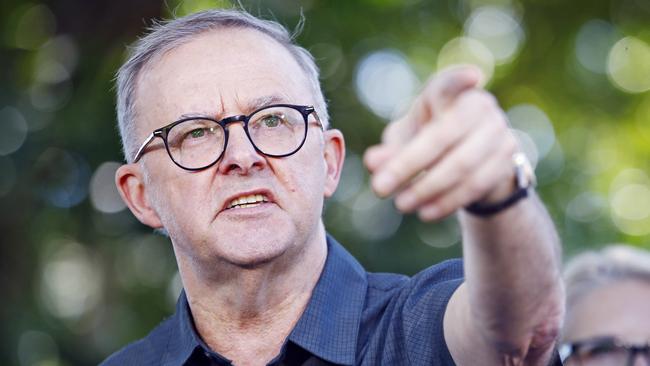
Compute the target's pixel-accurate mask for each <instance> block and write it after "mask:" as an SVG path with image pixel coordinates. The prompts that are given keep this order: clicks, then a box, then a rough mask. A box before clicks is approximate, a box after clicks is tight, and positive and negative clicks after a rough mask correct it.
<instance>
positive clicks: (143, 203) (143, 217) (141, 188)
mask: <svg viewBox="0 0 650 366" xmlns="http://www.w3.org/2000/svg"><path fill="white" fill-rule="evenodd" d="M115 184H116V185H117V190H118V192H120V196H122V199H123V200H124V202H125V203H126V205H127V206H128V207H129V210H131V212H132V213H133V215H135V217H136V218H137V219H138V220H140V222H142V223H143V224H145V225H147V226H150V227H152V228H154V229H159V228H162V227H163V225H162V222H161V221H160V217H159V216H158V213H157V212H156V211H155V210H154V208H153V207H151V205H150V204H149V200H148V199H147V192H146V187H145V181H144V177H143V173H142V171H141V170H140V167H139V166H138V165H136V164H125V165H122V166H121V167H119V168H118V169H117V171H116V172H115Z"/></svg>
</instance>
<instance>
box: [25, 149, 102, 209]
mask: <svg viewBox="0 0 650 366" xmlns="http://www.w3.org/2000/svg"><path fill="white" fill-rule="evenodd" d="M32 172H33V174H34V179H35V180H36V184H37V187H38V188H37V189H38V192H39V193H40V195H41V197H42V198H44V199H45V200H46V201H47V202H48V203H50V204H52V205H53V206H56V207H63V208H67V207H72V206H75V205H77V204H79V202H81V201H83V200H84V199H85V198H86V195H87V194H88V181H89V179H90V169H89V168H88V164H87V163H86V161H85V160H84V159H83V158H82V157H80V156H78V155H77V154H72V153H70V152H68V151H66V150H62V149H59V148H53V147H52V148H49V149H47V150H45V151H44V152H43V153H42V154H41V155H40V156H39V157H38V159H36V163H35V164H34V167H33V169H32Z"/></svg>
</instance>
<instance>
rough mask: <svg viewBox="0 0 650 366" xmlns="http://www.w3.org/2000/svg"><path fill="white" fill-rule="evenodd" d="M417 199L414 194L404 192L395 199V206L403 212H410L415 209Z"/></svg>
mask: <svg viewBox="0 0 650 366" xmlns="http://www.w3.org/2000/svg"><path fill="white" fill-rule="evenodd" d="M416 203H417V197H415V195H414V194H412V193H408V192H404V193H402V194H400V195H399V196H397V198H395V206H397V208H398V209H400V210H401V211H410V210H412V209H413V208H414V207H415V204H416Z"/></svg>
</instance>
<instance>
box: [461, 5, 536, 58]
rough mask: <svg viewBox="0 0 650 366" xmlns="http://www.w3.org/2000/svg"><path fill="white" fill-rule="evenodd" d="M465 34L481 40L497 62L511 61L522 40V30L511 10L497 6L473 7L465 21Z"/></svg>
mask: <svg viewBox="0 0 650 366" xmlns="http://www.w3.org/2000/svg"><path fill="white" fill-rule="evenodd" d="M465 34H466V35H467V36H468V37H471V38H473V39H476V40H479V41H481V42H482V43H483V44H484V45H485V46H486V47H487V48H488V49H489V50H490V51H491V52H492V55H493V56H494V60H495V62H496V63H497V64H502V63H506V62H508V61H511V60H512V59H513V58H514V57H515V55H516V54H517V52H518V51H519V49H520V47H521V44H522V43H523V40H524V32H523V30H522V29H521V26H520V25H519V22H518V21H517V19H516V18H515V17H514V16H513V12H512V10H510V9H508V8H505V7H497V6H482V7H479V8H477V9H474V11H473V12H472V14H471V15H470V17H469V18H468V19H467V21H466V22H465Z"/></svg>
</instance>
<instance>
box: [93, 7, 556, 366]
mask: <svg viewBox="0 0 650 366" xmlns="http://www.w3.org/2000/svg"><path fill="white" fill-rule="evenodd" d="M480 79H481V74H480V72H479V71H477V69H475V68H472V67H458V68H454V69H449V70H446V71H443V72H441V73H440V74H438V75H435V76H434V77H433V78H432V79H431V80H430V82H429V83H428V84H427V86H426V87H425V88H424V89H423V91H422V92H421V94H420V95H419V96H418V97H417V99H416V100H415V101H414V103H413V105H412V107H411V109H410V111H409V112H408V113H407V114H406V116H404V117H403V118H401V119H400V120H398V121H395V122H393V123H391V124H390V125H389V126H388V127H387V128H386V130H385V131H384V134H383V138H382V141H381V142H380V143H379V144H378V145H376V146H374V147H372V148H370V149H369V150H368V151H367V152H366V154H365V157H364V161H365V164H366V166H367V168H368V169H369V171H370V172H371V175H372V182H371V184H372V188H373V189H374V191H375V192H376V193H377V194H378V195H379V196H381V197H394V199H395V204H396V206H397V208H398V209H400V210H401V211H402V212H405V213H411V212H417V214H418V215H419V217H420V218H421V219H422V220H424V221H431V222H433V221H436V220H437V219H440V218H443V217H445V216H448V215H450V214H453V213H455V212H458V213H459V219H460V222H461V226H462V230H463V236H464V241H463V249H464V261H463V262H461V261H460V260H451V261H446V262H443V263H440V264H437V265H434V266H432V267H430V268H429V269H426V270H424V271H422V272H421V273H419V274H417V275H415V276H413V277H412V278H408V277H406V276H403V275H397V274H375V273H368V272H366V271H365V270H364V269H363V268H362V266H361V265H360V264H359V263H358V262H357V261H356V260H355V259H354V258H353V257H352V256H351V255H350V254H349V253H348V252H347V251H346V250H345V249H344V247H343V246H342V245H341V244H339V243H338V242H337V241H336V240H335V239H334V238H333V237H331V236H330V235H328V234H327V233H326V230H325V227H324V224H323V221H322V219H321V216H322V213H323V202H324V199H326V198H328V197H331V196H332V195H333V194H334V191H335V190H336V187H337V184H338V182H339V178H340V174H341V168H342V165H343V161H344V158H345V143H344V138H343V135H342V134H341V132H340V131H338V130H336V129H332V128H330V126H329V117H328V114H327V107H326V104H325V98H324V96H323V93H322V91H321V89H320V85H319V77H318V69H317V67H316V65H315V64H314V61H313V58H312V56H311V55H310V54H309V53H308V52H307V51H306V50H305V49H303V48H301V47H299V46H298V45H296V44H294V43H293V40H292V37H291V35H290V34H289V33H288V32H287V30H286V29H284V28H283V27H282V26H280V25H279V24H278V23H275V22H271V21H267V20H261V19H258V18H255V17H253V16H251V15H249V14H247V13H245V12H243V11H238V10H210V11H205V12H200V13H195V14H191V15H189V16H186V17H182V18H179V19H175V20H171V21H169V22H164V23H160V24H157V25H156V26H154V27H153V29H152V30H151V32H150V33H149V34H147V35H146V36H144V37H143V38H141V39H140V40H139V41H137V42H136V44H135V45H134V47H133V48H132V51H131V56H130V58H129V59H128V60H127V61H126V62H125V64H124V65H122V67H121V68H120V70H119V72H118V77H117V94H118V96H117V112H118V121H119V127H120V133H121V137H122V143H123V148H124V154H125V159H126V164H124V165H123V166H121V167H120V168H119V169H118V171H117V173H116V184H117V186H118V189H119V191H120V193H121V195H122V197H123V199H124V201H125V202H126V203H127V205H128V207H129V209H130V210H131V211H132V212H133V214H134V215H135V216H136V217H137V218H138V219H139V220H140V221H141V222H142V223H143V224H145V225H148V226H150V227H152V228H154V229H156V230H162V231H164V232H166V233H167V234H168V236H169V238H170V239H171V244H172V248H173V250H174V253H175V256H176V260H177V264H178V268H179V272H180V275H181V279H182V283H183V291H182V293H181V295H180V298H179V300H178V303H177V308H176V312H175V314H174V315H173V316H172V317H170V318H169V319H167V320H165V321H164V322H163V323H161V324H160V325H159V326H158V327H156V328H155V329H154V330H153V331H152V332H151V333H150V334H149V335H147V336H146V337H145V338H143V339H142V340H139V341H137V342H135V343H132V344H130V345H128V346H126V347H125V348H124V349H122V350H121V351H119V352H117V353H115V354H114V355H112V356H111V357H109V358H108V359H107V360H106V361H105V362H104V365H229V364H235V365H264V364H269V365H405V364H409V365H453V364H458V365H545V364H547V363H548V362H549V360H550V359H551V357H552V354H553V348H554V344H555V340H556V337H557V335H558V333H559V327H560V323H561V318H562V315H563V298H564V297H563V292H562V285H561V281H560V270H559V263H560V254H559V253H560V249H559V242H558V237H557V234H556V231H555V228H554V226H553V224H552V221H551V220H550V218H549V216H548V214H547V212H546V210H545V208H544V206H543V205H542V203H541V202H540V200H539V199H538V197H537V195H536V194H535V192H534V190H533V187H532V185H533V181H534V176H533V175H532V169H530V165H529V164H527V162H526V160H525V158H524V157H523V155H522V154H521V153H520V152H519V149H518V145H517V142H516V140H515V138H514V137H513V135H512V134H511V133H510V131H509V129H508V125H507V121H506V120H505V117H504V113H503V111H502V110H501V108H500V107H499V106H498V104H497V102H496V100H495V98H494V97H493V96H492V95H490V94H489V93H488V92H486V91H485V90H482V89H481V88H480V87H479V83H480ZM346 122H348V121H345V120H343V121H341V122H340V123H346ZM432 224H433V223H432Z"/></svg>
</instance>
